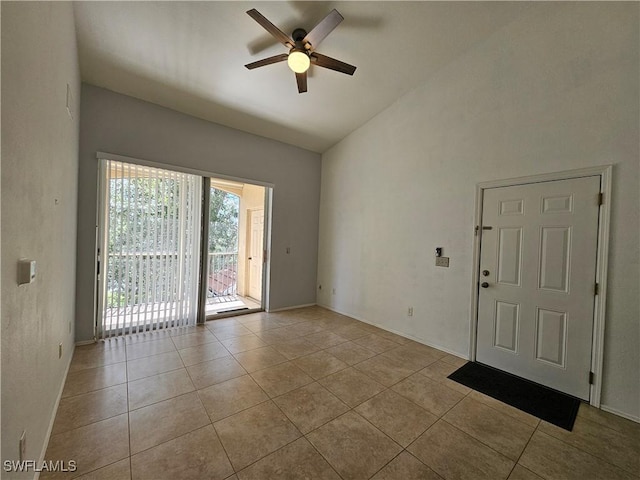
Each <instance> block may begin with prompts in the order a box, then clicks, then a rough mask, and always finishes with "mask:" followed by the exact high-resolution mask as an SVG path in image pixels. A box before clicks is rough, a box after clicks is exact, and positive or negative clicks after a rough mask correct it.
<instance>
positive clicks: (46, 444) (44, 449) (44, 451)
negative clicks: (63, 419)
mask: <svg viewBox="0 0 640 480" xmlns="http://www.w3.org/2000/svg"><path fill="white" fill-rule="evenodd" d="M91 343H93V342H91ZM72 345H73V344H72ZM74 351H75V345H74V346H73V351H72V352H71V355H70V356H69V362H68V363H67V367H66V368H65V371H64V376H63V377H62V383H61V384H60V390H59V391H58V398H56V404H55V405H54V407H53V415H51V420H49V427H48V428H47V434H46V435H45V436H44V445H43V446H42V452H40V458H39V459H38V465H42V463H43V462H44V460H45V458H44V457H45V455H46V454H47V448H48V447H49V440H50V439H51V432H52V431H53V424H54V422H55V420H56V414H57V413H58V407H59V406H60V400H61V399H62V392H63V391H64V385H65V384H66V383H67V375H69V368H70V367H71V361H72V360H73V354H74ZM33 478H34V480H38V479H39V478H40V472H36V474H35V476H34V477H33Z"/></svg>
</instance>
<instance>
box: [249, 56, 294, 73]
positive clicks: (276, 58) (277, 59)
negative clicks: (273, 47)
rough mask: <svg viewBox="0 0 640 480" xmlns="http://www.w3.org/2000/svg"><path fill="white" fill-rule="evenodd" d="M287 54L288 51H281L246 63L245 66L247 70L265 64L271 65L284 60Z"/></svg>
mask: <svg viewBox="0 0 640 480" xmlns="http://www.w3.org/2000/svg"><path fill="white" fill-rule="evenodd" d="M288 56H289V54H288V53H281V54H280V55H274V56H273V57H268V58H263V59H262V60H258V61H257V62H252V63H248V64H246V65H245V67H247V68H248V69H249V70H253V69H254V68H258V67H264V66H265V65H271V64H272V63H278V62H284V61H285V60H286V59H287V57H288Z"/></svg>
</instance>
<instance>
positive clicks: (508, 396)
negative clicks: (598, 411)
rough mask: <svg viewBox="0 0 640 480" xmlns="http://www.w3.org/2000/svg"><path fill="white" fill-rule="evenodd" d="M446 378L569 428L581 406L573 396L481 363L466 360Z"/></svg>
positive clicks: (566, 428) (571, 426)
mask: <svg viewBox="0 0 640 480" xmlns="http://www.w3.org/2000/svg"><path fill="white" fill-rule="evenodd" d="M449 378H450V379H451V380H455V381H456V382H458V383H461V384H462V385H466V386H467V387H469V388H472V389H474V390H477V391H479V392H481V393H484V394H485V395H489V396H490V397H493V398H495V399H496V400H500V401H501V402H504V403H506V404H508V405H511V406H512V407H515V408H517V409H519V410H522V411H524V412H527V413H530V414H531V415H533V416H535V417H538V418H541V419H542V420H546V421H547V422H549V423H553V424H554V425H557V426H558V427H560V428H564V429H565V430H569V431H571V429H572V428H573V422H574V421H575V420H576V415H577V414H578V408H579V407H580V400H578V399H577V398H575V397H572V396H570V395H567V394H565V393H561V392H558V391H557V390H552V389H550V388H548V387H545V386H542V385H538V384H537V383H533V382H530V381H529V380H525V379H523V378H520V377H516V376H515V375H511V374H509V373H505V372H502V371H500V370H496V369H495V368H491V367H487V366H485V365H482V364H480V363H475V362H469V363H467V364H465V365H464V366H463V367H460V368H459V369H458V370H456V371H455V372H453V373H452V374H451V375H449Z"/></svg>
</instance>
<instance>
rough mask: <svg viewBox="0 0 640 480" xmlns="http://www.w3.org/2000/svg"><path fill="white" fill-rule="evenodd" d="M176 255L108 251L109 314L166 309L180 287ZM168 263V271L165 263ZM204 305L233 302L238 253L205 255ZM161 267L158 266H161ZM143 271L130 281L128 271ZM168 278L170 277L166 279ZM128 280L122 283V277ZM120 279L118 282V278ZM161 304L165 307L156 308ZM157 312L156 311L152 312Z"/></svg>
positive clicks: (236, 283)
mask: <svg viewBox="0 0 640 480" xmlns="http://www.w3.org/2000/svg"><path fill="white" fill-rule="evenodd" d="M177 259H178V254H177V253H165V252H162V253H160V252H154V253H150V252H134V253H125V252H123V253H111V254H109V271H108V272H107V275H106V278H105V280H106V282H107V305H106V307H107V308H108V309H109V312H108V313H109V314H110V315H121V314H127V313H129V314H130V313H131V312H132V310H136V311H137V310H139V309H141V308H142V309H144V310H147V308H149V304H155V306H154V307H152V308H150V310H151V311H155V310H157V309H158V308H159V309H160V310H165V309H166V305H169V304H171V303H172V300H171V299H173V298H175V294H176V293H177V292H176V290H177V289H178V288H179V286H178V284H177V282H175V279H176V278H177V277H178V262H177ZM167 265H170V266H171V267H173V268H169V272H167V268H166V266H167ZM207 265H208V270H207V304H215V303H222V302H233V301H236V300H237V294H238V252H227V253H209V254H208V256H207ZM163 266H164V268H161V267H163ZM134 270H138V271H142V272H143V274H142V275H140V276H138V277H136V278H137V281H136V282H135V283H133V282H132V280H133V279H132V276H131V275H129V272H133V271H134ZM168 277H172V279H169V278H168ZM123 278H124V279H128V281H126V282H125V283H122V279H123ZM118 280H120V281H118ZM159 304H164V305H165V308H162V307H158V305H159ZM155 315H157V313H155Z"/></svg>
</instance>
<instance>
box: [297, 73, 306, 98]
mask: <svg viewBox="0 0 640 480" xmlns="http://www.w3.org/2000/svg"><path fill="white" fill-rule="evenodd" d="M296 81H297V82H298V93H304V92H306V91H307V72H303V73H296Z"/></svg>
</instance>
